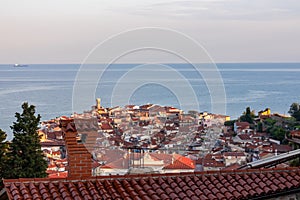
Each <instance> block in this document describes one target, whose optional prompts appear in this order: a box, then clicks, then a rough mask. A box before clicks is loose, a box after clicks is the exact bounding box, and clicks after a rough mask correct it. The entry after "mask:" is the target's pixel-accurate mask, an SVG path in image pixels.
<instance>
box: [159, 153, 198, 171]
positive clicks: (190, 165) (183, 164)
mask: <svg viewBox="0 0 300 200" xmlns="http://www.w3.org/2000/svg"><path fill="white" fill-rule="evenodd" d="M173 159H174V161H173V162H172V163H171V164H169V165H167V166H165V167H164V169H195V167H196V165H195V161H193V160H191V159H189V158H187V157H184V156H181V155H178V154H175V155H173Z"/></svg>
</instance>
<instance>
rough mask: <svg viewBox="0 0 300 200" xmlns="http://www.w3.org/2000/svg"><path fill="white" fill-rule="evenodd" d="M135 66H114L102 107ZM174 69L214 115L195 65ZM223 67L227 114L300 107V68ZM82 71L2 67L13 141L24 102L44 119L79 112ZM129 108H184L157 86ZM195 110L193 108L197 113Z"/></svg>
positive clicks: (0, 110) (1, 122) (0, 83)
mask: <svg viewBox="0 0 300 200" xmlns="http://www.w3.org/2000/svg"><path fill="white" fill-rule="evenodd" d="M134 66H135V65H134V64H131V65H130V64H124V65H121V64H120V65H112V66H110V67H109V69H108V70H107V71H106V72H105V74H104V76H103V77H102V79H101V80H100V82H99V84H98V86H97V89H96V92H95V96H96V97H101V98H102V105H104V106H111V104H110V97H111V96H112V90H113V88H114V86H115V85H116V82H117V81H118V80H119V79H120V78H121V77H122V76H124V74H126V72H128V70H129V69H132V68H133V67H134ZM169 66H171V67H172V68H174V69H175V70H176V71H177V72H179V73H180V74H181V75H182V76H183V77H185V78H186V79H187V80H188V81H189V82H190V84H191V85H192V88H193V90H194V91H195V94H196V96H197V98H198V101H199V104H200V109H201V111H211V103H210V95H209V91H208V89H207V86H206V84H205V82H204V80H203V79H202V77H201V76H200V75H199V74H197V73H195V71H194V70H193V69H192V68H191V66H189V65H186V64H171V65H169ZM217 66H218V69H219V71H220V73H221V76H222V79H223V82H224V86H225V90H226V102H227V113H226V114H228V115H230V116H231V117H232V118H235V117H237V116H239V115H240V114H241V113H242V112H243V111H244V110H245V108H246V107H247V106H250V107H251V108H252V109H254V110H256V111H259V110H262V109H265V108H266V107H270V108H271V110H272V112H279V113H283V114H284V113H285V114H287V111H288V109H289V106H290V105H291V103H293V102H300V92H299V88H300V78H299V77H300V63H264V64H261V63H251V64H245V63H243V64H241V63H233V64H228V63H227V64H217ZM78 69H79V65H72V64H70V65H65V64H59V65H52V64H51V65H38V64H36V65H29V66H28V67H23V68H21V67H13V66H12V65H0V103H1V106H0V128H2V129H3V130H5V131H7V132H8V135H9V139H11V137H12V136H11V133H10V132H11V131H10V128H9V126H10V125H11V124H12V122H13V121H14V120H15V118H14V113H15V112H20V111H21V107H20V106H21V104H22V102H24V101H28V102H29V103H30V104H34V105H36V109H37V112H38V113H40V114H41V115H42V119H43V120H47V119H50V118H54V117H57V116H61V115H70V114H71V113H72V112H73V111H72V92H73V85H74V81H75V77H76V74H77V72H78ZM170 81H171V82H172V81H173V82H174V85H176V86H177V87H181V84H180V83H179V82H178V80H172V77H171V78H170ZM122 84H130V83H122ZM117 98H122V97H117ZM87 101H89V102H91V105H92V104H93V103H94V99H87ZM129 103H132V104H136V105H140V104H145V103H155V104H160V105H174V106H178V107H179V106H180V105H179V103H178V99H177V98H176V94H174V93H172V91H170V90H168V88H166V87H163V86H161V85H159V84H155V83H153V84H146V85H143V86H141V87H139V88H135V92H134V94H133V95H132V96H131V99H130V102H129ZM193 106H194V105H190V107H191V108H194V107H193ZM87 109H89V108H87Z"/></svg>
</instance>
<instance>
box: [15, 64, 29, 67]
mask: <svg viewBox="0 0 300 200" xmlns="http://www.w3.org/2000/svg"><path fill="white" fill-rule="evenodd" d="M14 67H28V65H21V64H14Z"/></svg>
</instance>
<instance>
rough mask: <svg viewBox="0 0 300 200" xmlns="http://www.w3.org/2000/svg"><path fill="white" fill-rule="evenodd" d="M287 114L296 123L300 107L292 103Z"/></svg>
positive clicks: (298, 118) (298, 119) (299, 117)
mask: <svg viewBox="0 0 300 200" xmlns="http://www.w3.org/2000/svg"><path fill="white" fill-rule="evenodd" d="M288 113H289V114H291V116H292V117H294V118H295V119H296V120H297V121H300V105H299V103H292V105H291V106H290V110H289V112H288Z"/></svg>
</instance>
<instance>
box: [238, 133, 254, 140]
mask: <svg viewBox="0 0 300 200" xmlns="http://www.w3.org/2000/svg"><path fill="white" fill-rule="evenodd" d="M238 137H239V138H240V139H241V140H250V139H251V138H250V136H249V135H248V134H240V135H238Z"/></svg>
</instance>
